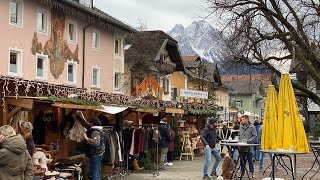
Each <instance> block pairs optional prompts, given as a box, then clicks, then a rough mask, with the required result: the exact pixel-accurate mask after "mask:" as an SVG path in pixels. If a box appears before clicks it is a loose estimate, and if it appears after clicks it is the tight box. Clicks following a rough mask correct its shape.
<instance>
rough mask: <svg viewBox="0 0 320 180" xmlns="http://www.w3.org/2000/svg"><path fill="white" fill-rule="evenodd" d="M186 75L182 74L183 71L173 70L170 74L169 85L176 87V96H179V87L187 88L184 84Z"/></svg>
mask: <svg viewBox="0 0 320 180" xmlns="http://www.w3.org/2000/svg"><path fill="white" fill-rule="evenodd" d="M185 81H186V76H185V75H184V74H183V72H180V71H179V72H174V73H173V74H172V75H171V87H172V88H177V97H179V98H180V100H181V97H180V89H187V87H186V84H185Z"/></svg>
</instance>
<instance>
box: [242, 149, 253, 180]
mask: <svg viewBox="0 0 320 180" xmlns="http://www.w3.org/2000/svg"><path fill="white" fill-rule="evenodd" d="M248 153H250V152H248ZM248 153H245V154H242V155H244V156H246V157H243V156H242V155H241V154H240V151H239V157H240V166H241V160H242V162H243V163H244V171H245V173H246V174H247V176H248V178H249V180H250V179H251V178H250V174H249V171H248V169H247V161H249V160H248ZM240 172H241V176H240V179H242V175H243V174H242V171H241V167H240Z"/></svg>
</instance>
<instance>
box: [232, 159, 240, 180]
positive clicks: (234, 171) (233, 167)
mask: <svg viewBox="0 0 320 180" xmlns="http://www.w3.org/2000/svg"><path fill="white" fill-rule="evenodd" d="M230 157H232V159H231V163H232V169H233V172H232V174H231V177H230V180H232V178H233V176H234V175H235V179H238V176H237V166H238V163H239V158H240V157H239V156H238V158H237V160H236V164H234V161H233V156H230Z"/></svg>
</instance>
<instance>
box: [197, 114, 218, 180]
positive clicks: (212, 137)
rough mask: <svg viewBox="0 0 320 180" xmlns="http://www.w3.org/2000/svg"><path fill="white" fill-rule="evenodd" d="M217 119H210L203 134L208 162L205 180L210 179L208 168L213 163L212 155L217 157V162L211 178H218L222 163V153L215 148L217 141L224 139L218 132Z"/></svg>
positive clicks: (204, 169)
mask: <svg viewBox="0 0 320 180" xmlns="http://www.w3.org/2000/svg"><path fill="white" fill-rule="evenodd" d="M216 126H217V118H210V119H209V121H208V124H206V125H205V127H204V128H203V130H202V132H201V137H200V138H201V141H202V143H203V145H204V146H205V148H204V152H205V156H206V160H205V163H204V167H203V179H210V178H209V176H208V168H209V165H210V161H211V154H212V155H213V156H214V157H215V159H216V160H215V162H214V165H213V167H212V171H211V174H210V175H211V176H213V177H218V175H217V167H218V165H219V163H220V160H221V156H220V152H219V151H218V150H217V149H216V148H215V146H216V139H218V140H221V139H222V138H221V137H220V136H219V135H218V134H217V132H216Z"/></svg>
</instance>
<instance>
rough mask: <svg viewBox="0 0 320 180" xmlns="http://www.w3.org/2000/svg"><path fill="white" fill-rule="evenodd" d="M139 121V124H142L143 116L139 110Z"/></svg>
mask: <svg viewBox="0 0 320 180" xmlns="http://www.w3.org/2000/svg"><path fill="white" fill-rule="evenodd" d="M138 122H139V125H142V116H141V113H140V112H138Z"/></svg>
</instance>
